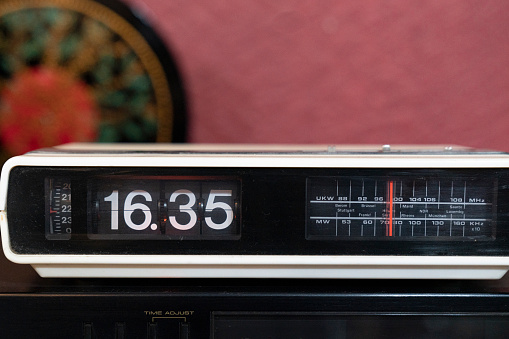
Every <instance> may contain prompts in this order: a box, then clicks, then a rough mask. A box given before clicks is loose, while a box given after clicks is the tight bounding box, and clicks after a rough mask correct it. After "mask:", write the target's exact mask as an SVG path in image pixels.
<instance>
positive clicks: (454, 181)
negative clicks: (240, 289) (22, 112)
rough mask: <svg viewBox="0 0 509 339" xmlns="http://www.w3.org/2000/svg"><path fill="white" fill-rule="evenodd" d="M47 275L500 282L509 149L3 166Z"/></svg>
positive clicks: (277, 149) (9, 198)
mask: <svg viewBox="0 0 509 339" xmlns="http://www.w3.org/2000/svg"><path fill="white" fill-rule="evenodd" d="M0 185H1V186H0V189H1V199H0V210H1V220H0V221H1V231H2V244H3V249H4V252H5V255H6V257H7V258H8V259H10V260H11V261H13V262H16V263H23V264H31V265H32V266H33V267H34V268H35V270H36V271H37V272H38V273H39V274H40V275H41V276H43V277H203V278H211V277H215V278H219V277H231V278H252V277H257V278H377V279H379V278H381V279H385V278H390V279H400V278H404V279H407V278H410V279H499V278H501V277H502V276H503V275H504V274H505V273H506V272H507V270H508V269H509V156H508V155H507V154H505V153H501V152H492V151H478V150H473V149H470V148H464V147H441V146H432V147H427V146H418V147H417V146H410V147H409V146H401V147H399V146H398V147H395V146H392V147H390V146H388V145H387V146H384V147H381V148H380V147H369V146H366V147H359V146H288V147H287V146H263V145H251V146H233V145H231V146H228V145H216V146H213V145H192V144H191V145H176V144H173V145H165V144H150V145H148V144H146V145H118V144H117V145H108V144H69V145H64V146H59V147H55V148H49V149H42V150H39V151H35V152H30V153H28V154H25V155H22V156H18V157H14V158H12V159H10V160H9V161H8V162H6V164H5V165H4V168H3V171H2V175H1V183H0Z"/></svg>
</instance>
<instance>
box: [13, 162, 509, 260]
mask: <svg viewBox="0 0 509 339" xmlns="http://www.w3.org/2000/svg"><path fill="white" fill-rule="evenodd" d="M117 174H118V175H141V174H142V175H145V176H151V175H154V176H170V175H171V176H228V177H236V178H239V180H241V181H242V189H241V197H242V198H241V199H242V207H241V216H242V221H241V234H242V236H241V238H240V239H239V240H182V241H180V240H171V241H168V240H153V239H151V240H146V239H139V240H91V239H89V237H88V236H87V234H86V233H87V232H86V230H87V215H86V214H87V211H86V208H85V210H82V211H80V210H79V209H78V208H77V207H76V206H84V207H85V206H87V194H86V191H87V182H88V179H89V178H92V177H95V176H99V175H101V176H102V175H117ZM359 175H366V176H377V177H383V176H394V175H407V176H408V175H418V176H422V175H426V176H430V175H431V176H447V177H451V176H455V175H457V176H467V177H493V178H496V179H497V180H496V182H497V201H498V204H497V228H496V235H495V237H494V239H493V240H489V241H476V240H475V239H467V240H455V241H447V240H440V241H433V240H422V241H421V240H412V241H404V240H399V241H398V240H395V239H390V240H387V241H384V240H380V239H376V240H367V239H360V240H345V241H342V240H332V241H331V240H313V241H309V240H306V237H305V234H306V232H305V228H306V179H307V178H308V177H316V176H331V177H338V176H359ZM60 176H62V177H68V178H70V179H71V181H72V185H73V201H72V204H73V215H72V218H73V236H72V237H71V239H70V240H65V241H64V240H47V239H46V237H45V199H44V194H45V193H44V192H45V189H44V178H46V177H60ZM268 193H270V194H268ZM7 217H8V222H9V236H10V240H11V249H12V251H14V252H15V253H19V254H122V255H136V254H138V255H141V254H146V255H157V254H172V255H173V254H174V255H408V256H411V255H417V256H423V255H428V256H508V255H509V232H508V225H509V224H508V221H509V170H507V169H324V168H279V169H275V168H171V167H166V168H151V167H147V168H143V167H132V168H126V167H117V168H116V167H108V168H95V167H35V166H34V167H29V166H18V167H15V168H13V169H12V170H11V173H10V177H9V188H8V195H7Z"/></svg>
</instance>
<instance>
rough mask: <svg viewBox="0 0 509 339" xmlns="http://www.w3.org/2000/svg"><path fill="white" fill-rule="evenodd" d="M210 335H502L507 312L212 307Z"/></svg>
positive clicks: (256, 338)
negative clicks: (350, 311)
mask: <svg viewBox="0 0 509 339" xmlns="http://www.w3.org/2000/svg"><path fill="white" fill-rule="evenodd" d="M213 326H214V327H213V335H212V336H211V338H214V339H227V338H228V339H234V338H235V339H242V338H250V339H265V338H279V339H293V338H300V339H314V338H323V339H364V338H423V339H425V338H436V339H449V338H464V339H466V338H472V339H478V338H486V339H488V338H490V339H491V338H493V339H494V338H505V337H506V336H507V335H508V334H509V323H508V317H507V314H503V315H502V314H495V315H480V314H398V313H396V314H368V313H365V314H330V313H300V314H299V313H297V312H296V313H290V312H288V313H286V314H285V313H269V312H267V313H255V312H251V313H244V314H242V313H240V312H229V313H226V312H225V313H219V312H217V313H215V314H214V317H213Z"/></svg>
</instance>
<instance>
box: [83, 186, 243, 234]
mask: <svg viewBox="0 0 509 339" xmlns="http://www.w3.org/2000/svg"><path fill="white" fill-rule="evenodd" d="M239 186H240V181H238V180H231V179H226V178H206V177H198V178H196V177H194V178H189V177H138V178H136V177H120V178H119V177H118V176H116V177H114V178H112V177H100V178H96V179H94V180H91V181H90V182H89V184H88V203H89V209H88V210H89V215H88V224H87V225H88V227H87V228H88V231H87V233H88V236H89V238H91V239H178V240H185V239H238V238H239V236H240V228H239V224H238V219H239V217H240V215H239V205H240V196H239Z"/></svg>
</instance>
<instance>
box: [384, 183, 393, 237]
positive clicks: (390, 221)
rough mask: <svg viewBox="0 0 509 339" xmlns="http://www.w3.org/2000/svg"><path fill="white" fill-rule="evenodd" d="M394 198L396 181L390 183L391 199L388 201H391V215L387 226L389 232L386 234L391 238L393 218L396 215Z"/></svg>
mask: <svg viewBox="0 0 509 339" xmlns="http://www.w3.org/2000/svg"><path fill="white" fill-rule="evenodd" d="M393 196H394V181H389V197H388V199H387V200H388V201H389V215H388V218H387V219H388V220H387V221H388V222H389V223H388V225H387V232H386V234H387V235H388V236H389V237H392V217H393V214H394V199H393Z"/></svg>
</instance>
